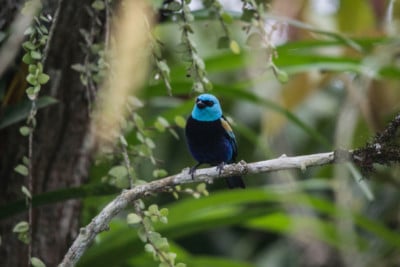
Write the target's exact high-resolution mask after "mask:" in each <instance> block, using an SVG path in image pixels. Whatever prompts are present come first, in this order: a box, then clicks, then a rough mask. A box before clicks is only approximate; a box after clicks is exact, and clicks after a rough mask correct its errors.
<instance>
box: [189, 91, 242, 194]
mask: <svg viewBox="0 0 400 267" xmlns="http://www.w3.org/2000/svg"><path fill="white" fill-rule="evenodd" d="M185 134H186V141H187V144H188V147H189V150H190V153H191V154H192V156H193V158H194V159H195V160H196V161H197V164H196V165H195V166H194V167H192V168H191V169H190V173H191V174H192V175H193V173H194V172H195V170H196V168H197V167H199V166H200V165H201V164H203V163H207V164H211V165H213V166H217V168H218V169H219V170H220V171H222V168H223V166H224V164H226V163H233V162H235V159H236V156H237V144H236V138H235V135H234V133H233V131H232V128H231V126H230V125H229V123H228V121H227V120H226V119H225V117H224V116H223V115H222V109H221V105H220V104H219V101H218V99H217V98H216V97H215V96H213V95H211V94H201V95H199V96H198V97H197V98H196V103H195V105H194V107H193V110H192V113H191V115H190V116H189V118H188V119H187V122H186V129H185ZM226 181H227V183H228V186H229V187H230V188H236V187H241V188H245V185H244V182H243V180H242V178H241V177H240V176H233V177H228V178H226Z"/></svg>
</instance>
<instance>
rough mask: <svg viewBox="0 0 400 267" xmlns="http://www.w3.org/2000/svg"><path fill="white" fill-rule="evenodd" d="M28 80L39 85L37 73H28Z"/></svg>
mask: <svg viewBox="0 0 400 267" xmlns="http://www.w3.org/2000/svg"><path fill="white" fill-rule="evenodd" d="M26 81H27V82H28V83H29V84H31V85H34V86H35V85H37V80H36V75H34V74H28V76H26Z"/></svg>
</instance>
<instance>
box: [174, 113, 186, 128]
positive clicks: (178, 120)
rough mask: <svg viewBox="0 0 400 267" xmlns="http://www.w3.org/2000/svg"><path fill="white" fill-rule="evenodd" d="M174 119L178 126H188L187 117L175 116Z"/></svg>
mask: <svg viewBox="0 0 400 267" xmlns="http://www.w3.org/2000/svg"><path fill="white" fill-rule="evenodd" d="M174 121H175V123H176V125H178V127H180V128H182V129H184V128H185V126H186V119H185V118H184V117H183V116H180V115H178V116H175V118H174Z"/></svg>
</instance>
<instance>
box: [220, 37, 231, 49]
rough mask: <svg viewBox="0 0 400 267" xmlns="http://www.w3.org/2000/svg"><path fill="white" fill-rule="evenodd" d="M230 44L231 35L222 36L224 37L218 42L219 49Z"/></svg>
mask: <svg viewBox="0 0 400 267" xmlns="http://www.w3.org/2000/svg"><path fill="white" fill-rule="evenodd" d="M229 44H230V39H229V37H227V36H222V37H220V38H218V44H217V47H218V49H224V48H228V47H229Z"/></svg>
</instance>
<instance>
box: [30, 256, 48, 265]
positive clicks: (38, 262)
mask: <svg viewBox="0 0 400 267" xmlns="http://www.w3.org/2000/svg"><path fill="white" fill-rule="evenodd" d="M31 264H32V266H33V267H46V265H45V264H44V262H43V261H41V260H40V259H39V258H36V257H32V258H31Z"/></svg>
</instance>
